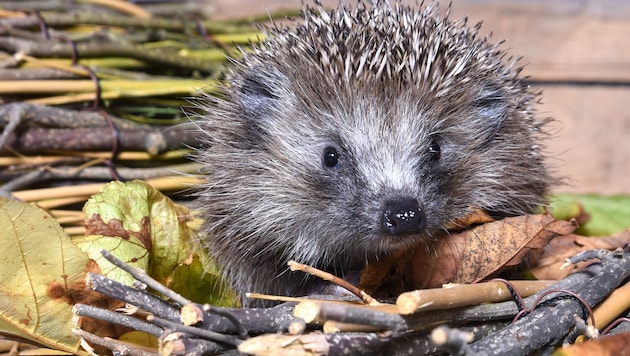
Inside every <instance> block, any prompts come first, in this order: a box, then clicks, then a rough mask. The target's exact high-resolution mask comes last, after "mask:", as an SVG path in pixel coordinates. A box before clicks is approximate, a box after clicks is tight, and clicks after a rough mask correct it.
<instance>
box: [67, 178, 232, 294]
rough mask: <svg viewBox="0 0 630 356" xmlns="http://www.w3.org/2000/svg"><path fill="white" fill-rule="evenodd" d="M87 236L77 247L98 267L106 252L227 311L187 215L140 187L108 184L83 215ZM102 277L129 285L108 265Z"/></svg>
mask: <svg viewBox="0 0 630 356" xmlns="http://www.w3.org/2000/svg"><path fill="white" fill-rule="evenodd" d="M83 211H84V213H85V216H86V217H88V222H87V223H86V227H87V233H88V234H93V235H94V236H87V237H86V238H85V239H81V240H79V241H78V242H77V243H78V244H79V246H81V247H82V248H83V249H84V250H85V251H87V252H88V253H89V254H90V256H93V257H92V258H94V259H95V260H97V261H99V265H101V263H102V262H101V260H100V259H99V258H100V257H99V256H98V251H100V249H101V248H105V249H107V250H108V251H110V252H112V253H113V254H114V255H115V256H116V257H118V258H120V259H122V260H123V261H126V262H128V263H130V264H132V265H134V266H136V267H139V268H142V269H144V270H145V271H147V273H148V274H149V275H150V276H151V277H153V278H155V279H156V280H158V281H159V282H161V283H162V284H164V285H166V286H167V287H169V288H171V289H173V290H174V291H176V292H178V293H180V294H182V295H183V296H184V297H187V298H189V299H192V300H194V301H196V302H200V303H212V304H214V305H223V306H232V305H235V303H236V300H237V298H236V296H235V294H234V293H233V292H231V291H230V289H229V288H228V286H227V284H225V283H224V282H223V281H222V279H221V277H220V275H221V274H220V273H219V270H218V268H217V267H216V264H215V263H214V261H213V260H211V259H210V258H209V257H208V254H207V253H205V251H204V248H203V246H202V245H201V243H200V238H199V237H198V236H197V234H196V232H195V229H194V227H193V226H194V223H196V222H197V221H196V220H193V219H192V213H191V212H190V211H189V210H188V209H187V208H186V207H184V206H181V205H178V204H175V203H174V202H173V201H172V200H170V199H169V198H168V197H166V196H165V195H163V194H162V193H160V192H159V191H158V190H156V189H154V188H153V187H151V186H150V185H148V184H146V183H144V182H142V181H132V182H126V183H122V182H112V183H109V184H107V185H106V186H105V187H104V188H103V191H102V192H101V193H99V194H96V195H94V196H92V197H91V198H90V199H89V200H88V202H87V203H86V204H85V207H84V209H83ZM101 269H102V270H103V274H105V275H107V276H108V277H110V278H112V279H115V280H117V281H119V282H121V283H129V282H130V281H131V279H130V278H129V277H128V276H126V275H124V273H123V274H121V273H120V272H119V271H118V272H117V270H116V269H112V268H111V265H109V264H103V265H101Z"/></svg>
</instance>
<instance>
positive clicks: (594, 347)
mask: <svg viewBox="0 0 630 356" xmlns="http://www.w3.org/2000/svg"><path fill="white" fill-rule="evenodd" d="M629 344H630V333H621V334H616V335H608V336H602V337H600V338H597V339H593V340H589V341H586V342H583V343H581V344H574V345H569V346H565V347H562V348H560V349H558V350H557V351H556V352H555V353H554V355H556V354H557V355H565V356H592V355H626V354H627V353H628V345H629Z"/></svg>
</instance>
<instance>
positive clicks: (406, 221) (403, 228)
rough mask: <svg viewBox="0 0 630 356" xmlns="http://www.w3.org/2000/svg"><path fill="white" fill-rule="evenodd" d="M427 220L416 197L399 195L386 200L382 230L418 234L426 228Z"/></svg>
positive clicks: (391, 232)
mask: <svg viewBox="0 0 630 356" xmlns="http://www.w3.org/2000/svg"><path fill="white" fill-rule="evenodd" d="M425 220H426V219H425V216H424V213H423V212H422V210H420V206H419V205H418V201H417V200H416V199H414V198H409V197H397V198H394V199H391V200H388V201H386V202H385V206H384V207H383V216H382V221H381V230H382V231H383V232H384V233H387V234H390V235H405V234H417V233H420V232H422V230H424V228H425Z"/></svg>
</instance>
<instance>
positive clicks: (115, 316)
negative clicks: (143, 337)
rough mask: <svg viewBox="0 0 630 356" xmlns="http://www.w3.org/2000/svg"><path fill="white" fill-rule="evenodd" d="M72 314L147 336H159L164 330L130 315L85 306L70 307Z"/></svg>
mask: <svg viewBox="0 0 630 356" xmlns="http://www.w3.org/2000/svg"><path fill="white" fill-rule="evenodd" d="M72 311H73V312H74V314H76V315H79V316H85V317H89V318H92V319H98V320H103V321H107V322H110V323H114V324H118V325H123V326H126V327H129V328H131V329H134V330H139V331H144V332H145V333H147V334H151V335H155V336H160V335H162V332H164V330H163V329H162V328H159V327H157V326H155V325H153V324H150V323H147V322H146V321H143V320H140V319H138V318H135V317H133V316H130V315H125V314H120V313H115V312H113V311H110V310H106V309H101V308H97V307H93V306H91V305H85V304H75V305H74V307H72Z"/></svg>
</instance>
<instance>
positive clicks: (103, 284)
mask: <svg viewBox="0 0 630 356" xmlns="http://www.w3.org/2000/svg"><path fill="white" fill-rule="evenodd" d="M86 280H87V286H88V288H90V289H92V290H94V291H97V292H99V293H102V294H105V295H107V296H109V297H112V298H114V299H117V300H120V301H123V302H125V303H128V304H131V305H133V306H136V307H138V308H140V309H142V310H145V311H147V312H149V313H151V314H154V315H160V316H161V317H162V318H166V319H169V320H179V309H178V308H177V307H175V306H174V305H172V304H169V303H168V302H166V301H164V300H163V299H161V298H159V297H157V296H155V295H153V294H150V293H148V292H145V291H143V290H138V289H135V288H132V287H129V286H127V285H124V284H122V283H120V282H116V281H113V280H111V279H109V278H107V277H105V276H102V275H100V274H94V273H88V274H87V277H86Z"/></svg>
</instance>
